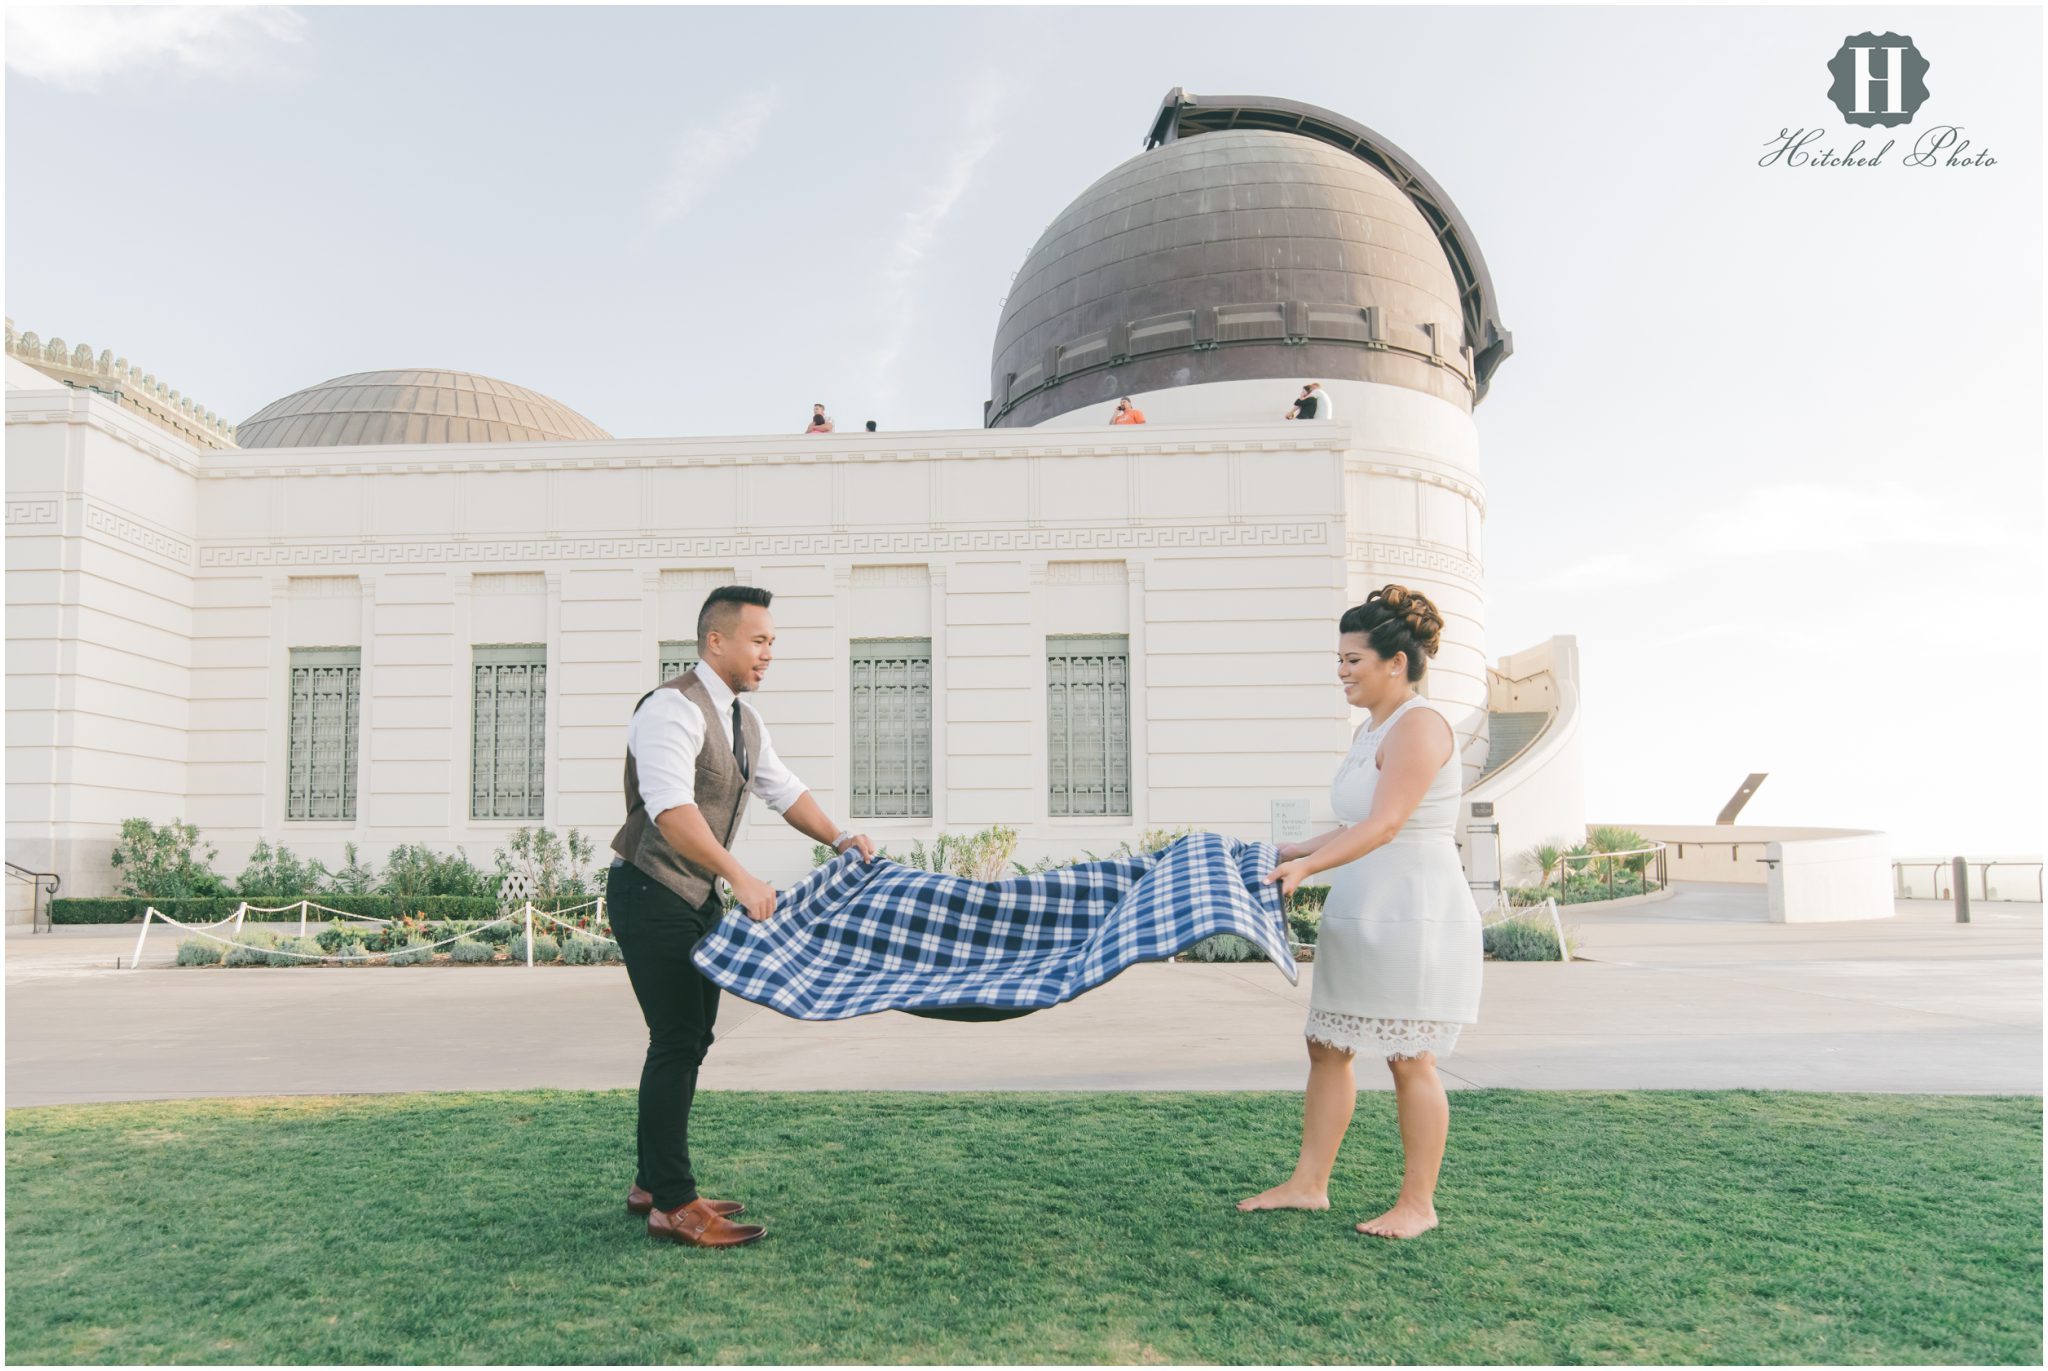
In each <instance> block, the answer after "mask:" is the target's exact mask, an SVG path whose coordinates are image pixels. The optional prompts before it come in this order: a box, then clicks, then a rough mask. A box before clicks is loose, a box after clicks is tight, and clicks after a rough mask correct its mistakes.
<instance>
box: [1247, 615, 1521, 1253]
mask: <svg viewBox="0 0 2048 1371" xmlns="http://www.w3.org/2000/svg"><path fill="white" fill-rule="evenodd" d="M1443 626H1444V621H1443V616H1442V615H1441V614H1439V613H1438V612H1437V608H1436V606H1435V605H1433V604H1431V603H1430V602H1429V601H1428V600H1427V599H1426V598H1424V597H1423V596H1421V595H1418V594H1416V593H1415V592H1414V591H1411V590H1409V589H1408V588H1407V587H1405V586H1398V585H1390V586H1387V587H1385V588H1383V589H1381V590H1378V591H1375V592H1374V593H1373V594H1372V595H1370V596H1368V597H1367V599H1366V602H1365V603H1364V604H1362V605H1359V606H1357V607H1355V608H1353V609H1350V610H1347V611H1345V614H1344V617H1343V619H1342V620H1341V621H1339V623H1338V625H1337V631H1338V639H1337V647H1338V652H1337V679H1338V680H1339V681H1341V682H1342V683H1343V686H1344V698H1345V699H1346V700H1348V701H1349V702H1350V703H1351V705H1352V706H1353V707H1354V708H1358V709H1365V710H1370V711H1371V717H1370V718H1369V719H1367V720H1366V722H1365V724H1364V725H1363V726H1362V727H1361V728H1360V729H1359V731H1358V735H1357V737H1356V738H1354V739H1353V740H1352V744H1351V751H1350V753H1349V754H1348V755H1347V756H1346V757H1345V758H1344V762H1343V765H1341V766H1339V767H1338V768H1337V779H1336V780H1335V781H1333V782H1331V785H1330V803H1331V807H1332V808H1333V809H1335V810H1336V812H1337V817H1338V818H1340V819H1342V820H1344V821H1345V822H1346V823H1347V824H1348V825H1349V827H1346V828H1340V829H1336V830H1334V831H1332V832H1329V833H1325V834H1323V835H1322V836H1320V837H1317V838H1311V839H1309V840H1308V841H1307V842H1302V843H1290V844H1288V845H1287V846H1285V847H1282V848H1281V849H1280V854H1279V855H1280V858H1281V863H1280V865H1279V866H1278V867H1276V868H1274V871H1273V874H1272V875H1271V876H1270V877H1268V878H1267V879H1269V880H1276V881H1279V882H1280V888H1281V890H1282V892H1283V893H1284V894H1286V895H1292V894H1293V893H1294V890H1295V887H1297V886H1299V885H1300V884H1301V883H1302V881H1303V880H1304V879H1305V878H1306V877H1309V876H1312V875H1314V874H1315V873H1317V872H1319V871H1328V872H1331V873H1332V874H1333V877H1334V879H1333V880H1332V881H1331V882H1330V896H1329V899H1328V901H1327V902H1326V903H1325V904H1324V906H1323V916H1322V925H1321V931H1320V933H1319V935H1318V938H1317V942H1316V960H1315V972H1314V981H1313V989H1312V990H1311V991H1310V994H1309V1014H1308V1026H1307V1030H1306V1036H1307V1039H1308V1060H1309V1070H1308V1097H1307V1099H1306V1100H1305V1101H1304V1103H1303V1107H1302V1121H1301V1156H1300V1159H1299V1160H1298V1161H1296V1162H1295V1164H1294V1174H1293V1175H1292V1176H1290V1177H1289V1178H1288V1179H1287V1180H1286V1181H1284V1182H1283V1183H1281V1184H1280V1185H1277V1186H1274V1187H1273V1188H1272V1189H1271V1190H1268V1191H1266V1192H1265V1193H1264V1194H1260V1195H1254V1196H1252V1197H1251V1198H1250V1199H1246V1200H1240V1201H1239V1202H1238V1206H1237V1207H1238V1208H1239V1209H1241V1210H1253V1209H1328V1208H1329V1207H1330V1194H1329V1185H1330V1168H1331V1166H1332V1165H1333V1164H1334V1163H1335V1162H1336V1160H1337V1146H1338V1144H1339V1143H1341V1142H1342V1141H1343V1140H1344V1130H1345V1128H1346V1127H1347V1126H1349V1124H1350V1123H1351V1110H1352V1106H1353V1105H1354V1104H1355V1103H1356V1102H1357V1096H1358V1086H1357V1083H1356V1082H1355V1081H1354V1080H1353V1079H1352V1074H1351V1062H1352V1058H1353V1056H1354V1055H1356V1054H1357V1053H1360V1052H1368V1053H1372V1054H1374V1055H1376V1056H1380V1057H1383V1058H1385V1060H1386V1063H1387V1067H1388V1069H1389V1070H1391V1071H1392V1072H1393V1075H1394V1106H1395V1111H1396V1114H1397V1116H1398V1118H1399V1120H1400V1129H1401V1150H1402V1155H1403V1157H1404V1159H1405V1165H1404V1168H1403V1171H1402V1175H1401V1194H1400V1197H1399V1198H1398V1199H1396V1200H1395V1201H1394V1205H1393V1208H1391V1209H1389V1210H1387V1211H1386V1212H1385V1213H1384V1214H1381V1215H1380V1216H1379V1217H1378V1218H1374V1219H1368V1220H1366V1221H1365V1222H1364V1223H1361V1224H1359V1225H1358V1231H1359V1232H1361V1233H1370V1234H1372V1235H1374V1236H1375V1237H1382V1238H1412V1237H1415V1236H1416V1235H1417V1234H1419V1233H1424V1232H1427V1231H1428V1230H1429V1229H1432V1228H1434V1227H1436V1225H1437V1217H1436V1204H1435V1195H1436V1178H1437V1171H1438V1168H1439V1167H1440V1166H1441V1165H1442V1163H1443V1156H1444V1138H1445V1136H1446V1134H1447V1133H1448V1132H1449V1128H1450V1101H1449V1100H1448V1099H1447V1098H1446V1097H1445V1095H1444V1087H1443V1082H1442V1081H1440V1080H1439V1079H1438V1078H1437V1074H1436V1059H1437V1058H1438V1057H1439V1056H1443V1055H1445V1054H1446V1053H1448V1052H1450V1050H1451V1048H1452V1046H1453V1045H1454V1044H1456V1042H1457V1040H1458V1032H1459V1029H1460V1028H1461V1026H1462V1025H1464V1024H1468V1023H1476V1022H1477V1021H1478V1019H1479V975H1480V966H1481V963H1482V960H1483V954H1482V952H1481V944H1480V936H1479V907H1478V905H1477V904H1476V903H1475V902H1474V901H1473V899H1472V888H1471V887H1470V886H1469V885H1467V884H1466V883H1465V872H1464V870H1463V868H1462V867H1461V866H1460V865H1459V862H1458V847H1457V842H1456V840H1455V839H1454V838H1453V837H1452V829H1453V826H1454V825H1455V824H1456V822H1457V817H1458V800H1459V793H1460V791H1461V790H1462V789H1463V787H1462V785H1461V784H1460V781H1461V776H1460V767H1461V764H1460V762H1459V759H1458V750H1457V747H1456V745H1455V739H1454V738H1453V735H1452V732H1451V726H1450V723H1449V722H1448V721H1447V720H1446V719H1445V718H1444V716H1443V715H1442V714H1440V713H1438V712H1437V710H1436V708H1435V706H1433V705H1431V704H1430V703H1429V702H1428V701H1426V700H1424V699H1423V698H1422V697H1421V696H1420V695H1418V694H1417V693H1416V689H1415V686H1416V682H1417V681H1419V680H1421V679H1422V669H1423V659H1424V658H1425V657H1434V656H1435V655H1436V651H1437V644H1438V639H1439V637H1440V635H1441V634H1442V632H1443Z"/></svg>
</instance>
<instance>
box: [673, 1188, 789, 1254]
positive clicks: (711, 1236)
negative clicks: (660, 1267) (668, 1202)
mask: <svg viewBox="0 0 2048 1371" xmlns="http://www.w3.org/2000/svg"><path fill="white" fill-rule="evenodd" d="M767 1232H768V1230H767V1229H765V1228H763V1227H762V1226H761V1225H760V1224H758V1223H734V1222H733V1221H732V1220H731V1219H727V1218H722V1217H720V1216H719V1215H718V1214H717V1213H716V1212H714V1211H713V1210H712V1208H711V1201H709V1200H705V1199H696V1200H691V1201H690V1202H689V1203H688V1204H685V1205H681V1206H679V1207H677V1208H675V1209H654V1210H650V1211H648V1214H647V1236H648V1237H650V1238H660V1239H661V1240H662V1241H664V1242H677V1243H682V1244H683V1245H684V1246H685V1247H739V1246H742V1245H744V1244H746V1243H750V1242H756V1241H758V1240H760V1239H761V1238H762V1237H764V1236H766V1234H767Z"/></svg>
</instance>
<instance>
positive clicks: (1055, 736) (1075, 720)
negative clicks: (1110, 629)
mask: <svg viewBox="0 0 2048 1371" xmlns="http://www.w3.org/2000/svg"><path fill="white" fill-rule="evenodd" d="M1045 678H1046V690H1047V700H1046V719H1047V723H1048V731H1049V733H1050V739H1049V742H1050V750H1051V768H1050V776H1051V782H1052V785H1051V795H1050V799H1051V806H1050V812H1051V813H1052V814H1054V815H1086V814H1129V813H1130V812H1131V689H1130V681H1131V643H1130V639H1129V638H1128V637H1126V636H1124V635H1122V634H1116V635H1112V636H1088V637H1083V636H1080V635H1069V634H1060V635H1054V636H1051V637H1048V638H1047V639H1046V640H1045Z"/></svg>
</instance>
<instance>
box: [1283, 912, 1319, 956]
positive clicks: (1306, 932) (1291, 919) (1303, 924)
mask: <svg viewBox="0 0 2048 1371" xmlns="http://www.w3.org/2000/svg"><path fill="white" fill-rule="evenodd" d="M1287 927H1288V929H1289V931H1291V932H1292V933H1293V934H1294V941H1296V942H1298V943H1302V944H1305V945H1306V946H1309V947H1314V946H1315V945H1316V936H1317V935H1318V934H1319V933H1321V932H1322V928H1323V916H1322V914H1321V912H1319V911H1317V910H1307V909H1294V910H1289V911H1288V914H1287Z"/></svg>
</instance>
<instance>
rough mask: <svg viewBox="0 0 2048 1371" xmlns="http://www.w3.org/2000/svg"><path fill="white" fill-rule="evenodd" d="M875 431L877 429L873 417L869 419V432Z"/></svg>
mask: <svg viewBox="0 0 2048 1371" xmlns="http://www.w3.org/2000/svg"><path fill="white" fill-rule="evenodd" d="M874 431H875V421H874V420H873V419H870V420H868V432H869V433H873V432H874Z"/></svg>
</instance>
